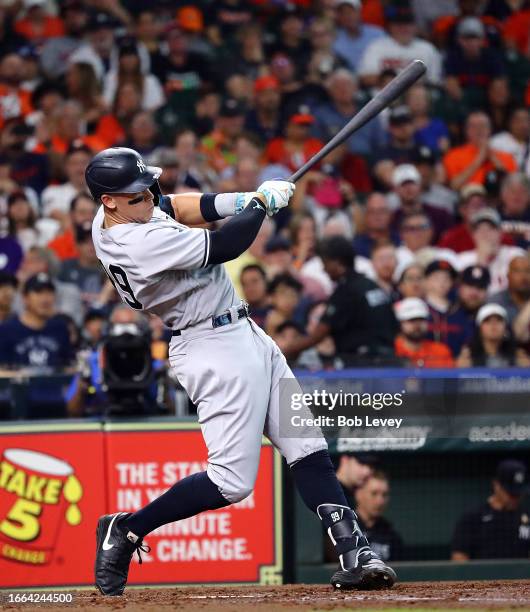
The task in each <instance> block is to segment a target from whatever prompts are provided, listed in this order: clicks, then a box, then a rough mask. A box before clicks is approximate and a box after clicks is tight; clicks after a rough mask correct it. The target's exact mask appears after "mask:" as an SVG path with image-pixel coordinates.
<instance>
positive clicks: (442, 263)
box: [425, 259, 458, 280]
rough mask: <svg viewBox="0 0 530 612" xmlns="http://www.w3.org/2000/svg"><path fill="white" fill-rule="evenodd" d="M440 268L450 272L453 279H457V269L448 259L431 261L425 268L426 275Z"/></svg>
mask: <svg viewBox="0 0 530 612" xmlns="http://www.w3.org/2000/svg"><path fill="white" fill-rule="evenodd" d="M439 270H444V271H445V272H449V274H450V275H451V277H452V279H453V280H455V279H456V277H457V276H458V274H457V273H456V270H455V269H454V268H453V266H452V265H451V264H450V263H449V262H448V261H447V260H446V259H434V260H433V261H431V263H430V264H429V265H428V266H427V267H426V268H425V276H429V274H432V273H433V272H438V271H439Z"/></svg>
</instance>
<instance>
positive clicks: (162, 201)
mask: <svg viewBox="0 0 530 612" xmlns="http://www.w3.org/2000/svg"><path fill="white" fill-rule="evenodd" d="M159 207H160V210H161V211H162V212H165V213H166V215H169V216H170V217H171V218H172V219H174V218H175V210H174V208H173V206H171V198H170V197H169V196H161V197H160V198H159Z"/></svg>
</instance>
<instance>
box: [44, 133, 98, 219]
mask: <svg viewBox="0 0 530 612" xmlns="http://www.w3.org/2000/svg"><path fill="white" fill-rule="evenodd" d="M91 158H92V152H91V150H90V149H89V148H87V147H85V146H83V145H82V144H79V145H78V144H77V143H76V144H75V145H74V146H72V147H70V149H69V150H68V151H67V153H66V156H65V159H64V173H65V178H66V181H65V182H64V183H61V184H60V185H50V186H49V187H46V189H45V190H44V191H43V192H42V197H41V206H42V212H43V215H44V216H45V217H50V218H52V219H56V220H57V221H59V223H61V224H63V226H65V225H66V222H67V217H68V213H69V212H70V205H71V202H72V200H73V198H75V197H76V196H78V195H79V194H80V193H87V192H88V190H87V186H86V182H85V170H86V167H87V166H88V162H89V161H90V159H91Z"/></svg>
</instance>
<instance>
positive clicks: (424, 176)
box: [412, 146, 458, 231]
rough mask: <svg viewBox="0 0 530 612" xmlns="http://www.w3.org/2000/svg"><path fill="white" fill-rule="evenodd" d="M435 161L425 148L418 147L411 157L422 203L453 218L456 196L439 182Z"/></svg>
mask: <svg viewBox="0 0 530 612" xmlns="http://www.w3.org/2000/svg"><path fill="white" fill-rule="evenodd" d="M437 161H438V160H437V157H436V155H435V154H434V152H433V151H432V149H429V147H425V146H421V147H419V148H418V150H417V152H416V155H415V156H414V157H413V160H412V162H413V164H414V166H416V169H417V170H418V172H419V173H420V177H421V191H422V196H421V198H422V202H423V203H424V204H428V205H429V206H434V207H435V208H441V209H442V210H444V211H445V212H446V213H448V214H449V215H451V217H452V218H454V217H455V212H456V206H457V203H458V196H457V194H456V193H455V192H454V191H453V190H452V189H449V188H448V187H446V186H445V185H444V184H443V182H442V181H441V180H440V178H439V174H440V172H439V167H438V163H437ZM449 231H450V230H449Z"/></svg>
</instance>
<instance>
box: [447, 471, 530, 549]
mask: <svg viewBox="0 0 530 612" xmlns="http://www.w3.org/2000/svg"><path fill="white" fill-rule="evenodd" d="M491 484H492V492H491V494H490V496H489V497H488V498H487V500H486V502H485V503H483V504H482V505H481V506H480V507H479V508H477V509H476V510H473V511H471V512H466V513H465V514H463V515H462V516H461V517H460V518H459V519H458V521H457V523H456V526H455V531H454V535H453V542H452V554H451V559H452V560H453V561H469V560H473V559H527V558H528V556H529V555H530V525H529V522H530V521H529V517H528V512H527V510H526V509H525V508H524V507H523V499H524V496H525V495H526V494H527V492H528V470H527V467H526V465H525V464H524V463H523V462H521V461H519V460H517V459H504V460H503V461H501V462H500V463H499V464H498V465H497V468H496V470H495V475H494V476H493V481H492V483H491Z"/></svg>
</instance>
